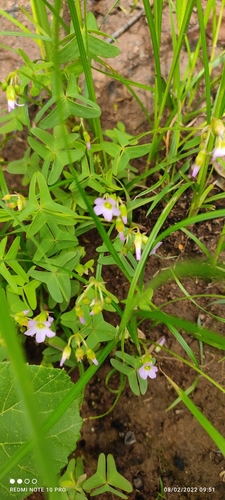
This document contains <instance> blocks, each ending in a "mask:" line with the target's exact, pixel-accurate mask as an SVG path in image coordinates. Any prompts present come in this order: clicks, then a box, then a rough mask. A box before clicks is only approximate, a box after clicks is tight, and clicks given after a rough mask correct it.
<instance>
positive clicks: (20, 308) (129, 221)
mask: <svg viewBox="0 0 225 500" xmlns="http://www.w3.org/2000/svg"><path fill="white" fill-rule="evenodd" d="M65 3H67V4H68V8H69V10H70V15H71V24H70V28H68V26H67V25H66V24H65V23H64V21H63V17H62V7H63V2H62V1H61V0H55V1H54V2H53V5H52V4H49V3H48V2H47V1H46V0H31V1H30V7H31V11H32V14H30V13H28V12H27V11H26V10H25V9H23V8H21V10H22V12H23V14H24V24H21V23H19V22H18V21H17V20H15V19H14V18H13V17H11V16H10V15H9V14H8V13H7V12H6V11H4V10H1V9H0V15H1V18H4V17H5V18H7V19H8V20H10V21H11V22H12V31H10V32H9V31H8V32H1V33H0V34H1V35H4V36H5V39H7V36H12V35H14V36H20V37H25V38H26V39H27V40H28V41H29V39H30V38H32V39H33V40H34V41H35V42H36V43H37V44H38V46H39V49H40V57H39V59H38V60H36V61H32V60H30V58H29V57H28V55H27V54H26V53H25V52H24V51H23V50H22V49H17V50H16V52H17V54H18V55H19V56H20V58H21V65H20V68H19V69H15V68H12V71H11V72H10V74H9V75H6V76H5V80H4V81H3V82H1V86H2V90H3V91H4V92H5V96H6V103H7V106H8V110H6V112H5V113H4V114H3V115H2V116H1V117H0V123H1V126H0V134H1V137H2V146H4V145H5V144H6V143H7V141H8V140H9V139H11V138H13V137H14V133H15V130H17V131H22V130H23V129H24V128H26V130H27V133H28V137H27V141H28V145H29V147H28V149H27V150H26V151H25V154H24V157H23V158H21V159H19V160H16V161H12V162H10V163H8V164H7V168H6V170H7V172H9V173H11V174H22V176H23V180H22V186H21V188H18V192H15V191H14V190H12V189H11V188H10V185H9V186H8V185H7V183H6V180H5V176H4V174H3V171H2V170H1V171H0V186H1V201H0V207H1V208H0V221H1V231H0V235H1V241H0V259H1V260H0V276H1V282H0V284H1V289H0V303H1V315H0V333H1V337H0V339H1V347H0V357H1V364H0V392H1V398H0V400H1V417H0V418H1V422H0V429H1V440H2V443H4V446H2V447H1V450H0V457H1V458H0V463H1V468H0V477H1V482H0V497H1V499H2V500H5V499H9V498H16V499H23V498H26V496H28V495H29V494H30V493H31V492H32V491H34V490H35V491H36V490H38V489H39V490H40V491H45V495H46V498H49V499H54V500H55V499H56V500H57V499H60V500H66V499H70V500H75V499H77V500H84V499H85V498H87V495H89V494H90V496H98V497H99V496H100V494H101V493H111V494H114V495H117V496H119V497H120V498H127V493H130V492H131V490H132V487H131V484H130V483H129V482H128V481H127V479H125V478H124V477H123V476H121V474H119V472H118V471H117V469H116V464H115V460H114V458H113V456H112V455H108V456H105V455H104V454H103V453H102V454H100V456H99V459H98V464H97V468H96V471H95V472H94V473H93V476H91V477H88V478H87V475H86V473H85V468H84V464H83V462H82V460H81V458H80V457H77V458H76V459H74V458H73V459H71V460H70V461H69V462H68V456H69V455H70V454H71V453H72V452H73V451H74V450H75V448H76V443H77V440H78V439H79V436H80V431H81V427H82V419H81V417H80V406H81V404H82V401H83V398H84V397H85V392H84V390H85V387H86V385H87V384H88V382H89V381H90V380H91V378H92V377H93V376H94V374H95V373H96V372H97V370H99V368H100V366H101V365H102V364H103V363H104V361H105V360H106V358H107V357H109V356H111V357H110V362H111V365H112V372H110V374H109V377H110V376H111V374H112V373H115V371H117V372H119V378H120V388H119V391H118V396H117V397H116V401H115V403H116V402H117V400H118V399H119V396H120V394H121V393H122V390H123V388H124V387H125V384H126V381H128V383H129V386H130V389H131V391H132V392H133V393H134V394H135V395H136V396H139V395H140V394H141V395H144V394H145V393H146V391H147V388H148V384H149V383H150V384H157V376H158V374H159V370H160V366H159V364H158V363H157V361H156V360H157V353H158V352H159V350H160V349H162V350H165V352H169V353H170V354H171V355H172V356H174V357H176V358H179V359H180V360H182V361H183V363H184V364H186V365H188V366H189V367H190V369H194V370H195V372H196V381H195V383H194V384H193V386H192V387H189V388H187V389H186V390H185V391H183V390H182V389H181V388H180V387H178V386H177V384H176V383H175V382H174V381H173V380H172V379H171V378H169V377H168V375H167V374H166V373H164V375H165V377H166V378H167V379H168V381H169V382H170V384H171V385H172V386H173V388H174V389H175V391H176V393H177V395H178V398H177V399H176V400H175V402H174V403H173V405H171V408H172V407H174V406H175V405H176V404H177V403H178V402H179V401H181V400H182V401H183V403H184V404H185V405H186V406H187V408H188V409H189V410H190V411H191V412H192V414H193V415H194V417H195V418H196V419H197V420H198V421H199V422H200V424H201V425H202V426H203V428H204V429H205V430H206V432H208V434H209V435H210V436H211V438H212V440H214V442H215V444H216V447H217V448H218V449H219V450H220V451H221V452H222V453H225V439H224V438H223V437H222V436H221V434H220V433H219V432H218V431H217V430H216V429H215V427H214V426H213V424H212V423H211V422H209V420H208V419H207V418H206V417H205V416H204V414H203V413H202V412H201V411H200V410H199V409H198V408H197V407H196V406H195V404H194V403H193V401H192V400H191V399H190V398H189V397H188V395H189V394H190V392H191V391H193V390H194V387H195V386H196V384H197V381H198V377H199V375H202V376H204V377H205V378H207V379H208V381H209V382H210V383H211V384H214V385H215V386H216V387H217V389H218V390H220V391H222V392H224V388H223V387H222V386H221V385H219V384H218V383H217V382H216V380H214V379H212V378H210V377H209V376H208V375H206V373H204V371H203V368H202V367H201V365H202V363H201V361H202V352H203V349H204V345H205V344H209V345H211V346H213V347H215V348H217V349H218V350H222V349H224V348H225V340H224V337H223V336H222V335H220V334H218V333H217V332H215V331H211V330H210V329H207V328H204V327H203V326H202V325H201V323H200V322H198V323H197V324H195V323H191V322H190V321H188V320H187V319H186V318H180V317H176V316H172V315H170V314H168V313H165V312H164V311H163V307H164V306H165V305H166V303H165V304H163V305H162V306H158V305H156V303H155V292H156V291H157V289H158V288H159V287H160V286H161V285H162V284H164V283H166V282H167V281H168V280H171V279H173V280H175V281H176V283H177V285H178V286H179V287H180V290H181V291H182V294H183V297H185V298H187V299H189V300H190V301H191V302H192V303H193V302H194V303H195V305H196V307H198V308H199V310H202V309H203V308H202V307H200V306H198V303H197V302H196V300H195V299H196V298H195V297H192V296H189V294H188V292H187V290H186V289H185V285H183V284H182V282H181V280H182V279H183V278H185V277H192V276H193V277H196V276H199V277H201V278H203V279H206V280H207V279H209V278H210V279H215V280H217V281H220V280H223V279H224V271H225V268H224V264H223V263H222V262H221V259H220V255H221V252H222V251H223V250H224V247H225V245H224V238H225V231H224V229H222V231H221V234H220V237H219V239H218V242H217V246H216V250H215V253H214V254H212V253H211V252H210V250H209V249H208V248H207V247H206V246H205V245H204V244H203V243H202V241H200V240H199V239H198V238H197V237H196V236H195V235H194V232H193V227H194V226H195V225H196V224H199V223H201V222H203V221H209V220H213V219H218V218H220V219H223V218H224V209H220V210H219V209H216V208H215V206H216V202H217V201H218V200H221V199H224V193H219V194H211V191H212V189H213V187H214V184H213V182H212V172H213V169H214V168H216V167H217V168H218V164H219V166H220V171H221V169H222V171H223V169H224V165H225V164H224V159H223V158H224V156H225V126H224V119H223V114H224V107H225V101H224V86H225V66H223V69H222V70H220V68H221V65H222V63H224V58H225V54H224V51H223V50H221V51H220V53H219V55H218V52H217V53H215V50H214V48H215V47H216V46H217V42H218V34H219V28H220V24H221V20H222V12H223V9H224V3H225V2H224V1H222V2H221V8H220V10H219V12H218V9H217V10H216V1H215V0H208V2H206V6H205V9H204V11H203V8H202V5H201V1H200V0H196V1H194V0H179V1H177V2H172V1H170V0H169V1H168V2H163V0H155V1H153V5H152V7H151V6H150V3H149V1H148V0H144V1H143V7H144V15H145V18H146V21H147V29H149V37H150V40H151V44H152V52H153V59H154V64H155V82H154V86H153V87H148V86H147V85H143V84H142V83H141V82H136V81H131V80H129V79H127V78H124V77H123V75H120V74H118V73H117V72H116V71H115V70H114V69H113V68H112V67H111V66H108V65H107V62H106V60H107V58H113V57H117V56H118V54H119V52H120V50H119V44H117V42H116V40H114V43H113V44H109V43H107V42H106V41H105V39H106V37H108V34H106V33H104V32H103V31H101V27H99V26H98V24H97V22H96V19H95V17H94V15H93V14H92V13H90V12H87V8H86V2H84V4H83V9H81V3H80V2H78V1H77V0H75V1H74V0H67V2H64V4H65ZM116 4H118V5H119V4H120V2H116ZM136 4H137V2H136V1H135V2H134V5H133V7H131V11H133V10H134V8H135V6H136ZM164 4H166V5H167V8H168V9H169V12H170V22H171V33H172V46H173V59H172V63H171V68H170V72H169V75H168V77H167V80H165V79H164V78H163V74H162V70H161V63H160V45H161V31H162V11H163V7H164ZM112 7H113V5H112ZM194 8H195V11H196V12H197V16H198V23H199V33H200V35H199V39H198V41H197V44H196V47H195V49H194V51H192V50H191V46H190V42H189V39H188V36H187V29H188V25H189V22H190V18H191V15H192V13H193V9H194ZM126 13H127V16H129V14H130V13H129V10H128V8H127V11H126ZM26 18H28V19H29V21H30V22H31V25H33V30H29V29H28V28H27V27H26V26H25V25H26ZM209 19H211V20H212V47H213V50H212V51H211V53H210V55H209V54H208V49H207V43H206V42H207V41H206V34H205V32H206V27H207V24H208V21H209ZM15 26H16V28H17V31H16V32H14V31H13V30H14V27H15ZM183 46H185V49H186V53H187V67H186V69H185V71H184V72H183V73H182V72H181V66H180V59H181V57H180V56H181V51H182V50H183ZM199 61H201V69H200V70H199V69H198V68H199V65H198V62H199ZM97 63H98V64H97ZM93 68H95V69H98V71H101V72H102V73H105V74H106V75H108V77H110V79H114V80H116V81H120V82H121V83H123V84H124V85H125V86H126V87H127V89H128V91H129V92H130V93H131V95H132V96H133V98H134V99H136V101H137V102H138V104H139V106H140V113H143V117H144V118H145V119H146V123H147V126H146V129H147V131H146V133H144V134H141V135H138V136H132V135H130V134H129V133H128V132H127V131H126V129H125V126H124V125H123V124H122V123H118V124H117V127H115V128H113V129H112V130H102V125H101V118H100V117H101V109H100V108H99V106H98V104H97V101H96V95H95V86H94V81H93V77H92V69H93ZM214 69H217V70H218V71H217V76H216V77H214V73H213V70H214ZM139 88H142V89H144V90H145V91H146V92H148V93H149V96H152V97H153V109H152V112H151V113H150V114H149V112H148V111H147V109H145V107H144V105H143V104H142V102H141V100H140V98H139V96H138V89H139ZM212 93H213V95H214V98H213V99H212ZM32 103H35V106H36V110H37V112H36V113H35V116H34V117H33V116H32V117H31V113H30V108H31V106H30V105H31V104H32ZM141 157H145V161H146V168H145V171H144V172H139V171H138V169H137V168H136V167H135V166H134V162H132V160H134V159H135V158H141ZM153 174H154V176H153ZM157 174H158V175H157ZM156 177H157V181H155V179H156ZM186 192H188V193H190V194H191V196H190V199H191V202H190V207H189V214H188V215H187V217H185V218H184V219H182V220H180V221H179V222H177V223H176V224H173V225H170V226H169V227H168V228H167V229H163V225H164V223H165V222H166V220H167V218H168V216H169V214H170V212H171V210H172V209H173V208H174V207H176V204H177V202H178V201H179V199H180V198H181V197H182V195H183V194H184V193H186ZM157 206H163V209H161V212H160V215H159V217H158V219H157V221H156V223H155V225H154V226H153V227H152V230H151V232H150V233H147V232H145V229H144V228H143V226H141V225H140V224H138V223H136V222H134V214H135V210H137V209H138V208H140V207H142V210H145V213H146V216H150V214H151V213H152V212H153V210H154V208H155V207H157ZM91 230H94V231H95V236H94V240H95V239H96V234H97V232H98V234H99V236H100V239H101V244H98V246H97V248H96V249H95V250H96V252H97V254H98V257H97V258H96V257H94V256H93V258H91V259H90V260H87V259H86V258H85V255H86V250H87V245H88V243H85V242H86V241H91V240H92V239H93V238H92V236H91V235H90V234H89V233H90V231H91ZM177 231H182V232H183V233H184V234H186V235H187V236H188V237H189V238H190V239H192V240H193V241H194V242H195V243H196V244H197V245H198V247H199V249H200V251H201V253H202V255H203V258H202V259H201V260H200V261H183V262H179V263H176V264H174V263H173V264H171V263H169V265H168V266H167V267H166V268H165V269H163V270H161V271H160V272H159V273H158V274H157V276H155V277H153V278H152V279H151V280H150V281H149V282H147V283H146V279H145V278H146V277H145V266H146V262H147V261H148V260H150V259H151V256H152V255H153V254H156V255H157V252H158V249H159V247H160V249H159V254H160V252H161V249H163V245H164V241H165V239H166V237H168V236H169V235H173V234H174V233H175V232H177ZM92 234H93V233H92ZM93 248H94V245H93ZM159 257H160V255H159ZM111 265H114V266H117V269H118V272H120V273H121V274H122V275H123V277H124V282H125V283H126V289H127V290H128V292H127V296H126V299H125V300H123V301H122V302H120V301H119V299H118V297H116V295H115V294H113V293H112V292H111V291H110V284H108V283H107V282H105V279H104V268H105V267H107V266H111ZM127 285H128V286H127ZM201 296H202V297H205V295H204V293H203V294H202V295H201ZM206 298H207V301H208V304H210V302H212V301H213V300H214V303H215V302H216V301H217V300H218V297H215V296H214V295H213V294H212V295H210V294H207V297H206ZM219 301H220V303H222V302H223V301H224V297H223V296H222V297H221V298H220V299H219ZM205 310H206V312H207V313H208V314H209V311H208V309H207V307H206V309H205ZM105 311H108V312H110V313H111V314H110V315H107V317H111V318H114V319H113V320H112V321H110V322H108V321H106V319H105V318H106V316H105V314H104V312H105ZM214 319H215V317H214ZM216 319H217V321H218V323H219V322H221V321H222V322H224V319H223V318H218V317H217V318H216ZM144 320H148V324H149V331H150V334H149V336H150V338H151V328H152V327H153V326H157V325H164V326H165V327H166V328H167V331H168V332H170V333H171V334H172V335H173V336H174V337H175V339H176V340H177V342H178V343H179V344H180V345H181V346H182V348H183V350H184V356H185V357H178V355H177V354H176V353H174V352H171V351H170V350H169V349H168V348H167V347H166V338H165V337H160V334H159V338H158V342H152V341H151V340H146V338H145V336H144V335H143V332H142V331H141V328H142V323H143V321H144ZM143 328H144V327H143ZM159 331H160V326H159ZM184 332H187V333H188V334H189V335H191V336H193V337H194V338H196V339H197V341H198V342H199V357H197V356H196V354H195V353H194V352H193V351H192V349H191V348H190V346H189V345H188V343H187V341H186V340H185V338H184ZM27 337H31V339H30V341H31V342H33V344H34V345H35V343H37V344H40V345H42V346H44V345H45V347H44V348H43V351H42V362H41V363H40V365H28V364H27V363H26V358H25V354H24V353H25V351H26V349H25V348H24V347H25V341H26V339H27ZM221 356H222V355H221ZM73 370H75V371H76V373H77V374H78V376H77V382H76V383H75V384H74V383H72V382H71V380H70V377H69V374H70V373H71V371H73ZM109 410H110V409H109ZM124 492H125V493H124Z"/></svg>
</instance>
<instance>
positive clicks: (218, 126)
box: [211, 117, 225, 140]
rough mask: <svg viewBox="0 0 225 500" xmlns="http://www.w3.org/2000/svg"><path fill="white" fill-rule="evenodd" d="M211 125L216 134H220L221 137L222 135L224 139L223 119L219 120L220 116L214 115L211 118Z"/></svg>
mask: <svg viewBox="0 0 225 500" xmlns="http://www.w3.org/2000/svg"><path fill="white" fill-rule="evenodd" d="M211 126H212V132H213V133H214V134H215V135H218V136H219V137H221V139H222V140H223V139H224V132H225V127H224V124H223V122H222V120H219V119H218V118H214V117H213V118H212V120H211Z"/></svg>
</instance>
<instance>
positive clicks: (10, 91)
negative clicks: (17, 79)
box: [6, 85, 16, 101]
mask: <svg viewBox="0 0 225 500" xmlns="http://www.w3.org/2000/svg"><path fill="white" fill-rule="evenodd" d="M6 98H7V100H8V101H15V100H16V92H15V89H14V87H13V86H12V85H8V87H7V89H6Z"/></svg>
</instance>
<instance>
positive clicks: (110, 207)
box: [94, 198, 120, 222]
mask: <svg viewBox="0 0 225 500" xmlns="http://www.w3.org/2000/svg"><path fill="white" fill-rule="evenodd" d="M95 205H96V206H95V207H94V211H95V213H96V215H101V214H102V215H103V217H104V219H105V220H107V221H108V222H110V221H111V220H112V218H113V216H114V215H116V216H118V215H120V210H119V209H118V208H117V206H116V201H115V200H114V199H113V198H107V199H106V200H105V199H104V198H96V200H95Z"/></svg>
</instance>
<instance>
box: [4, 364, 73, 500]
mask: <svg viewBox="0 0 225 500" xmlns="http://www.w3.org/2000/svg"><path fill="white" fill-rule="evenodd" d="M27 370H28V373H29V378H30V380H31V382H32V385H33V389H34V395H35V398H36V400H37V407H38V408H39V410H40V411H39V415H38V418H39V419H40V421H44V420H45V419H46V418H47V417H48V416H49V415H50V414H51V413H52V411H53V410H55V409H56V408H57V406H58V405H59V404H60V402H61V401H62V400H63V398H65V397H66V395H67V394H68V393H69V392H70V391H71V389H72V387H73V383H72V382H71V381H70V379H69V377H68V375H67V374H66V372H65V371H64V370H59V369H52V368H46V367H43V366H28V367H27ZM0 381H1V383H0V433H1V442H2V443H4V446H2V447H1V448H0V463H1V464H4V462H5V461H7V460H8V459H9V458H10V457H13V455H14V453H15V452H16V451H17V450H18V449H19V448H20V447H21V445H23V444H24V443H25V442H26V441H27V440H28V439H29V437H30V434H29V432H30V431H29V427H28V425H27V419H26V414H25V412H24V406H23V402H22V401H21V400H20V396H19V394H18V391H17V385H16V382H15V380H14V377H13V375H12V371H11V367H10V364H9V363H0ZM81 424H82V420H81V418H80V415H79V404H78V402H77V401H76V400H75V401H74V402H73V403H72V404H71V406H70V407H69V409H68V410H66V412H65V413H64V415H63V416H62V417H61V418H60V419H59V421H58V422H57V424H55V425H54V426H53V427H52V429H51V430H50V431H49V432H48V434H47V443H48V451H49V458H50V460H51V466H52V470H53V472H54V473H55V474H58V473H59V472H60V470H61V469H62V468H63V467H64V466H65V465H66V463H67V457H68V455H69V454H70V453H71V452H72V451H73V450H74V448H75V447H76V442H77V440H78V438H79V432H80V429H81ZM10 477H12V478H16V479H18V478H21V480H22V483H21V485H22V486H25V485H26V483H24V480H25V479H28V480H29V481H30V484H31V485H32V484H34V483H32V481H37V482H36V484H35V487H39V488H41V487H43V486H44V485H43V479H42V474H41V470H40V467H39V465H38V463H37V461H36V458H35V451H32V452H30V453H29V454H28V455H26V456H25V457H24V458H23V459H21V461H20V464H19V465H17V466H15V467H14V468H13V469H12V470H11V472H10ZM28 495H29V487H28V488H27V491H25V492H22V491H20V492H17V493H16V494H15V493H13V492H10V483H9V477H8V475H7V476H5V477H4V478H3V480H1V482H0V498H1V499H2V500H6V498H7V500H10V499H12V500H13V499H15V498H16V500H23V499H24V498H25V497H27V496H28Z"/></svg>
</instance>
